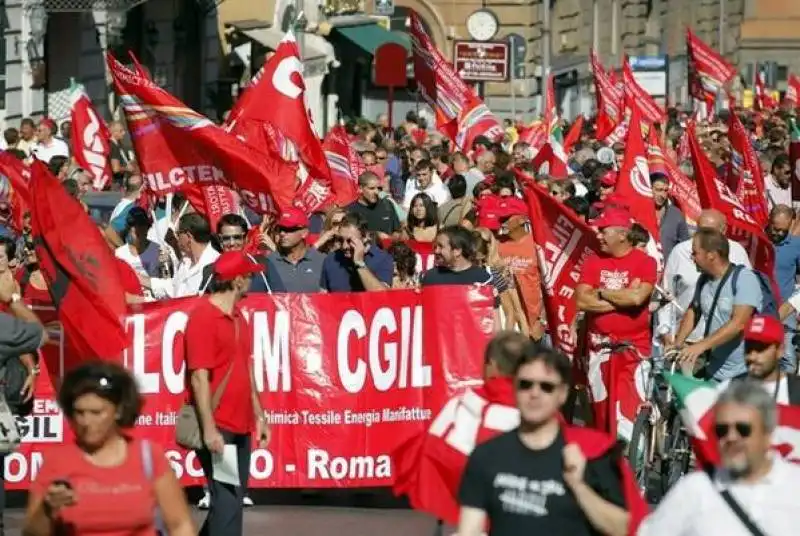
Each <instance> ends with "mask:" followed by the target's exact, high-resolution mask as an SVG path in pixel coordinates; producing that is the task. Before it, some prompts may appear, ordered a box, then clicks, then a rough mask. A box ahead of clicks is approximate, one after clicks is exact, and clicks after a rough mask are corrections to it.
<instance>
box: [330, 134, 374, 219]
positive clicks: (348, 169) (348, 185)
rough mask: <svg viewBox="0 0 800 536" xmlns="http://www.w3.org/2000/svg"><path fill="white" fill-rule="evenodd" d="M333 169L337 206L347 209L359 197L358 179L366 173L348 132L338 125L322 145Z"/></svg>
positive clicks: (332, 178) (332, 176)
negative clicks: (349, 139)
mask: <svg viewBox="0 0 800 536" xmlns="http://www.w3.org/2000/svg"><path fill="white" fill-rule="evenodd" d="M322 147H323V148H324V149H325V158H327V159H328V166H330V168H331V184H332V186H333V194H334V197H335V200H336V204H337V205H339V206H340V207H346V206H347V205H349V204H350V203H352V202H353V201H355V200H356V198H357V197H358V177H360V176H361V174H362V173H364V172H365V171H366V168H365V167H364V162H363V161H362V160H361V156H360V155H359V154H358V152H357V151H356V150H355V147H354V146H353V144H352V143H350V142H349V141H348V138H347V131H346V130H345V128H344V127H343V126H342V125H336V126H335V127H333V128H332V129H330V131H328V134H327V135H326V136H325V141H323V143H322Z"/></svg>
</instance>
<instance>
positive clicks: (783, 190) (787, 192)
mask: <svg viewBox="0 0 800 536" xmlns="http://www.w3.org/2000/svg"><path fill="white" fill-rule="evenodd" d="M791 186H792V164H791V162H790V160H789V155H788V154H786V153H780V154H779V155H778V156H776V157H775V160H773V161H772V173H770V174H769V175H767V176H766V177H764V192H765V194H766V196H767V205H768V206H769V208H770V210H772V208H774V207H776V206H777V205H788V206H791V205H792V188H791Z"/></svg>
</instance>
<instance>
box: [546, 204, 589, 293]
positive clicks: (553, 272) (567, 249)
mask: <svg viewBox="0 0 800 536" xmlns="http://www.w3.org/2000/svg"><path fill="white" fill-rule="evenodd" d="M553 235H554V236H555V237H556V238H557V240H558V242H557V243H555V244H553V243H550V242H546V243H545V248H546V251H543V250H542V248H540V247H537V248H536V251H537V252H538V253H539V261H540V264H541V265H542V266H544V267H545V268H546V270H545V287H546V288H547V292H548V293H549V294H551V295H552V293H553V290H554V289H555V284H556V282H557V281H558V279H559V277H560V276H561V271H562V270H563V269H564V266H565V265H566V264H567V261H569V259H570V258H571V257H572V254H573V252H574V251H575V249H576V248H577V247H578V243H579V242H580V240H581V238H582V237H583V233H582V232H581V231H580V230H578V229H576V228H575V225H574V224H573V223H572V222H571V221H570V220H569V218H567V217H565V216H563V215H561V216H559V217H558V219H556V222H555V225H554V226H553ZM548 253H549V254H550V255H549V257H550V259H549V260H548Z"/></svg>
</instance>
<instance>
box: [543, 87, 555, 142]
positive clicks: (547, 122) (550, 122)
mask: <svg viewBox="0 0 800 536" xmlns="http://www.w3.org/2000/svg"><path fill="white" fill-rule="evenodd" d="M553 79H554V76H553V74H552V73H551V74H550V75H549V76H548V77H547V87H546V91H545V94H544V97H545V98H544V104H543V108H544V126H545V129H547V139H548V140H549V139H550V136H552V135H553V131H554V130H555V129H556V124H557V123H558V106H557V105H556V89H555V85H554V83H553Z"/></svg>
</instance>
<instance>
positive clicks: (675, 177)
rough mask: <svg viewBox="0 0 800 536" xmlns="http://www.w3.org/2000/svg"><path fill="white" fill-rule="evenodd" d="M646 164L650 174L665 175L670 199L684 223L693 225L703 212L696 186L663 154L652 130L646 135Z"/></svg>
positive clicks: (656, 136)
mask: <svg viewBox="0 0 800 536" xmlns="http://www.w3.org/2000/svg"><path fill="white" fill-rule="evenodd" d="M647 164H648V165H649V166H650V173H651V174H655V173H661V174H663V175H666V177H667V178H668V179H669V195H670V197H671V198H672V200H673V201H674V202H675V205H676V206H677V207H678V208H679V209H680V211H681V212H682V213H683V215H684V216H685V217H686V222H687V223H688V224H689V225H694V224H695V223H696V222H697V219H698V218H699V217H700V212H701V211H702V210H703V209H702V207H701V206H700V197H699V196H698V195H697V185H696V184H695V183H694V181H692V180H691V179H690V178H689V177H687V176H686V174H685V173H683V172H682V171H681V170H680V168H679V167H678V166H677V165H676V164H675V162H674V161H673V160H672V158H671V157H670V156H669V155H667V154H666V153H665V151H664V148H663V147H662V146H661V142H660V140H659V139H658V134H657V133H656V130H655V129H654V128H651V129H650V132H649V133H648V142H647Z"/></svg>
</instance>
